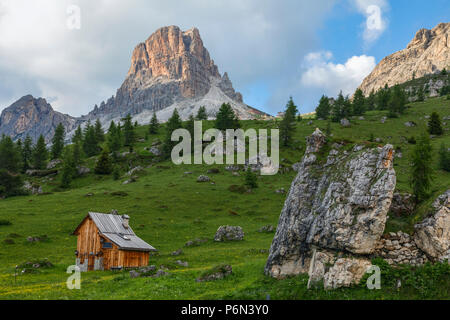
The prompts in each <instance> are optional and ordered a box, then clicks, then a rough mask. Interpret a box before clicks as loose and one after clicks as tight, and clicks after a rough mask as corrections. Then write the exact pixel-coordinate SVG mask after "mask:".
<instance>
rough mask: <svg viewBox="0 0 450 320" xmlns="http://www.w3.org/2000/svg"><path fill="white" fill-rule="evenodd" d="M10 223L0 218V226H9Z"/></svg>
mask: <svg viewBox="0 0 450 320" xmlns="http://www.w3.org/2000/svg"><path fill="white" fill-rule="evenodd" d="M10 225H12V223H11V221H9V220H0V226H10Z"/></svg>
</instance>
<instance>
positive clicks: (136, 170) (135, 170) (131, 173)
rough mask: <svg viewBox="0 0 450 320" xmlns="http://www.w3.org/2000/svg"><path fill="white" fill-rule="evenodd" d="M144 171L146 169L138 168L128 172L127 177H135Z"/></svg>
mask: <svg viewBox="0 0 450 320" xmlns="http://www.w3.org/2000/svg"><path fill="white" fill-rule="evenodd" d="M142 170H144V168H142V167H141V166H137V167H135V168H133V169H131V170H130V171H128V172H127V176H132V175H134V174H135V173H137V172H139V171H142Z"/></svg>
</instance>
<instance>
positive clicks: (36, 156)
mask: <svg viewBox="0 0 450 320" xmlns="http://www.w3.org/2000/svg"><path fill="white" fill-rule="evenodd" d="M47 159H48V151H47V147H46V145H45V139H44V136H43V135H41V136H40V137H39V139H38V141H37V143H36V145H35V146H34V149H33V167H34V169H37V170H43V169H45V165H46V162H47Z"/></svg>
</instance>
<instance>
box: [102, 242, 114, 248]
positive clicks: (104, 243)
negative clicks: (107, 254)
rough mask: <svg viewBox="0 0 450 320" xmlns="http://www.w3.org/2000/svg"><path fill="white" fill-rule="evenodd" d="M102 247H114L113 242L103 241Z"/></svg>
mask: <svg viewBox="0 0 450 320" xmlns="http://www.w3.org/2000/svg"><path fill="white" fill-rule="evenodd" d="M102 248H103V249H112V243H111V242H103V244H102Z"/></svg>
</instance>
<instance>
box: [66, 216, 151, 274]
mask: <svg viewBox="0 0 450 320" xmlns="http://www.w3.org/2000/svg"><path fill="white" fill-rule="evenodd" d="M129 222H130V217H129V216H127V215H123V216H120V215H115V214H102V213H93V212H90V213H89V214H88V215H87V217H86V218H84V220H83V221H82V222H81V223H80V225H79V226H78V227H77V228H76V229H75V231H74V233H73V234H74V235H76V236H78V244H77V250H76V252H75V255H76V257H77V262H76V264H77V266H78V267H79V268H80V269H81V271H82V272H86V271H93V270H111V269H121V268H137V267H145V266H148V263H149V256H150V252H151V251H156V249H155V248H153V247H152V246H151V245H149V244H148V243H146V242H145V241H144V240H142V239H141V238H139V237H138V236H137V235H136V234H135V233H134V232H133V230H132V229H131V227H130V224H129Z"/></svg>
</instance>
